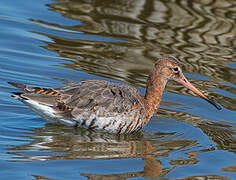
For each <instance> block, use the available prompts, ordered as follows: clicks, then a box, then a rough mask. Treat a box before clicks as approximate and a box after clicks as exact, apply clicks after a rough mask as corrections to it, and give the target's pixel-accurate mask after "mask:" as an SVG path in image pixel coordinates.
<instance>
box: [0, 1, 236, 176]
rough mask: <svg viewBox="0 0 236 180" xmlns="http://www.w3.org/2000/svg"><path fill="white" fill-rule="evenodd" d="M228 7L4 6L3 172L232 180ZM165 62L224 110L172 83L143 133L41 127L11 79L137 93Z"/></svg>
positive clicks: (0, 32) (233, 87) (234, 90)
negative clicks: (15, 94) (97, 83)
mask: <svg viewBox="0 0 236 180" xmlns="http://www.w3.org/2000/svg"><path fill="white" fill-rule="evenodd" d="M235 9H236V3H235V1H234V0H228V1H226V0H207V1H199V0H194V1H184V0H181V1H177V0H176V1H164V0H159V1H158V0H150V1H145V0H128V1H127V0H116V1H112V3H111V1H106V0H103V1H97V0H89V1H85V0H84V1H83V0H81V1H74V0H54V1H52V0H44V1H42V0H40V1H34V2H33V1H30V0H21V1H13V0H2V1H1V2H0V24H1V29H0V39H1V40H0V54H1V56H0V81H1V85H0V99H1V101H0V114H1V118H0V150H1V155H0V167H1V177H2V178H4V179H95V180H96V179H128V178H130V179H146V178H147V179H148V178H159V179H161V178H165V179H176V178H182V179H194V178H195V179H197V178H205V179H235V178H236V175H235V173H236V158H235V157H236V156H235V153H236V138H235V127H236V125H235V123H236V121H235V119H236V112H235V111H236V106H235V104H236V100H235V97H236V80H235V77H236V70H235V68H236V53H235V52H236V39H235V35H236V34H235V32H236V25H235V24H236V11H235ZM166 55H173V56H176V57H177V58H178V59H179V60H180V61H181V63H182V65H183V71H184V72H185V75H186V77H187V78H188V79H189V80H190V81H191V82H192V83H193V84H195V85H196V86H197V87H198V88H199V89H200V90H201V91H203V92H204V93H205V94H207V95H209V96H213V97H214V98H215V99H217V101H218V102H219V103H220V104H221V105H222V108H223V109H222V110H221V111H218V110H216V109H215V108H214V107H213V106H210V105H208V104H207V103H206V102H205V101H203V100H202V99H199V98H198V97H195V96H194V95H193V94H192V93H191V92H189V91H188V90H187V89H186V88H183V87H182V86H180V85H178V84H176V83H174V82H170V83H168V86H167V88H166V91H165V93H164V96H163V101H162V104H161V108H160V109H159V111H158V113H157V114H156V115H155V116H154V117H153V118H152V119H151V121H150V123H149V124H148V125H147V126H146V127H145V128H144V129H143V130H142V131H141V132H139V133H137V134H132V135H112V134H108V133H101V132H93V131H88V130H85V129H80V128H77V129H76V128H70V127H65V126H62V125H50V124H46V123H45V121H44V120H43V119H42V118H41V117H39V116H38V115H37V114H35V113H34V112H32V111H31V110H30V109H29V108H28V107H26V106H25V105H24V104H22V103H21V102H19V101H16V100H15V99H13V98H11V97H10V92H12V91H15V89H14V88H13V87H11V86H10V85H9V84H7V81H16V82H20V83H24V84H29V85H39V86H44V87H59V86H62V85H64V84H65V83H67V82H73V81H80V80H84V79H105V80H108V81H112V82H118V83H126V84H129V85H132V86H135V87H136V88H138V89H139V90H140V91H141V93H142V94H143V95H144V93H145V89H144V88H145V83H146V78H147V76H148V73H149V71H150V70H151V69H152V67H153V64H154V63H155V60H156V59H157V58H159V57H162V56H166ZM13 172H14V173H13Z"/></svg>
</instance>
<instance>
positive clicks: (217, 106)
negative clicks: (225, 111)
mask: <svg viewBox="0 0 236 180" xmlns="http://www.w3.org/2000/svg"><path fill="white" fill-rule="evenodd" d="M206 100H207V101H208V102H209V103H211V104H212V105H213V106H215V107H216V109H218V110H221V109H222V107H221V106H220V105H219V104H217V102H216V100H214V99H213V98H208V99H206Z"/></svg>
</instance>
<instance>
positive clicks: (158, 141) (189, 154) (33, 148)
mask: <svg viewBox="0 0 236 180" xmlns="http://www.w3.org/2000/svg"><path fill="white" fill-rule="evenodd" d="M195 126H197V127H198V128H200V129H202V130H203V131H204V132H205V131H206V132H205V133H206V134H208V133H207V132H209V128H210V127H211V133H209V135H210V137H212V139H213V140H214V138H213V137H215V136H216V134H214V133H213V132H215V131H216V130H215V129H218V130H219V127H215V126H209V125H208V124H206V123H205V124H204V123H201V124H200V123H199V124H195ZM206 127H208V128H206ZM216 132H218V131H216ZM224 132H225V131H224ZM25 134H26V137H28V138H30V139H32V141H31V142H30V143H28V144H24V145H21V146H14V147H11V148H9V149H8V152H9V154H12V155H13V156H15V157H16V158H15V159H14V158H13V159H14V161H15V160H18V161H42V160H66V159H67V160H68V159H73V160H99V159H100V160H110V159H128V158H140V159H142V160H143V161H144V167H143V170H141V171H134V172H133V171H128V172H122V173H119V174H113V173H111V174H109V173H107V174H96V173H87V172H80V175H81V176H85V177H87V178H89V179H93V180H97V179H126V178H131V177H145V178H153V177H164V176H165V175H167V174H168V173H170V172H172V171H174V170H175V169H177V168H178V167H180V166H188V165H193V164H198V162H199V159H198V156H199V153H203V152H207V151H214V150H215V148H216V147H212V149H211V148H205V149H204V148H203V149H199V148H194V147H196V146H197V145H198V142H197V141H196V140H188V139H186V138H184V136H181V134H180V133H179V132H172V133H166V132H157V133H152V132H149V131H147V130H146V131H145V130H143V131H142V132H139V133H135V134H123V135H115V134H109V133H103V132H95V131H89V130H87V129H81V128H74V129H73V128H70V127H66V126H63V125H50V124H47V125H45V127H43V128H37V129H35V130H33V131H32V132H30V133H29V132H27V133H25ZM229 136H230V134H229V135H228V136H227V137H229ZM224 137H225V136H224ZM230 137H231V136H230ZM222 139H224V138H222ZM216 142H218V141H216ZM217 144H218V143H217ZM221 144H222V143H221ZM231 144H232V143H231ZM176 151H178V152H179V151H182V152H183V156H182V157H181V158H179V157H173V156H171V157H170V154H171V153H175V152H176ZM230 151H231V152H233V149H232V150H230ZM38 152H40V153H38ZM166 157H170V158H169V161H168V167H165V165H164V163H163V165H162V162H161V161H162V159H163V158H164V159H166ZM33 176H34V177H35V178H36V179H37V178H41V176H40V175H39V176H38V175H33ZM208 176H209V175H205V176H204V177H206V179H207V178H211V177H212V176H209V177H208ZM188 178H189V177H185V178H184V179H188ZM217 178H218V177H216V179H217ZM220 178H221V177H220ZM41 179H43V178H41ZM45 179H47V178H45ZM190 179H191V178H190ZM223 179H224V177H223Z"/></svg>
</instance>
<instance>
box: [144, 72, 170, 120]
mask: <svg viewBox="0 0 236 180" xmlns="http://www.w3.org/2000/svg"><path fill="white" fill-rule="evenodd" d="M166 82H167V81H166V80H164V79H163V78H161V77H156V78H155V77H153V76H152V75H150V76H149V77H148V80H147V87H146V94H145V97H144V102H145V103H144V104H145V109H146V123H148V121H149V120H150V118H151V117H152V115H153V114H154V113H155V112H157V110H158V108H159V106H160V103H161V98H162V94H163V91H164V89H165V86H166Z"/></svg>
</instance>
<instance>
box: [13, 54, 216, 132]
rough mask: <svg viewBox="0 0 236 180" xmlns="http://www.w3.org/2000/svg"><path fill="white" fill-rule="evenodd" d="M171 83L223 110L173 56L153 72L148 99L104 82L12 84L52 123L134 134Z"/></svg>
mask: <svg viewBox="0 0 236 180" xmlns="http://www.w3.org/2000/svg"><path fill="white" fill-rule="evenodd" d="M168 80H174V81H177V82H179V83H180V84H182V85H184V86H185V87H187V88H188V89H190V90H191V91H193V92H194V93H196V94H197V95H199V96H200V97H201V98H203V99H205V100H207V101H208V102H210V103H211V104H213V105H214V106H215V107H216V108H217V109H220V107H219V106H218V105H217V104H216V103H215V102H214V101H213V100H210V99H208V98H207V97H206V96H205V95H203V94H202V93H201V92H200V91H199V90H197V89H196V88H195V87H194V86H193V85H192V84H191V83H189V82H188V80H187V79H186V78H185V77H184V75H183V73H182V70H181V68H180V64H179V63H178V61H177V60H176V59H175V58H174V57H167V58H161V59H159V60H158V61H157V62H156V64H155V66H154V69H153V70H152V71H151V73H150V75H149V77H148V80H147V87H146V94H145V96H144V97H143V96H141V94H140V93H139V91H138V90H137V89H135V88H133V87H131V86H127V85H123V84H117V83H112V82H108V81H103V80H85V81H80V82H78V83H71V84H68V85H65V86H64V87H61V88H56V89H50V88H39V87H31V86H25V85H22V84H18V83H14V82H9V83H10V84H11V85H13V86H15V87H17V88H18V89H20V90H22V91H23V92H22V93H14V94H15V95H13V97H15V98H18V99H19V100H21V101H22V102H24V103H25V104H27V105H28V106H30V107H31V108H32V109H33V110H34V111H36V112H37V113H39V114H40V115H41V116H42V117H43V118H45V119H46V120H47V121H49V122H60V123H63V124H67V125H71V126H82V127H87V128H89V129H98V130H103V131H108V132H112V133H131V132H136V131H138V130H140V129H141V128H143V127H144V126H145V125H146V124H147V123H148V122H149V120H150V118H151V117H152V115H153V113H154V112H156V111H157V110H158V108H159V106H160V102H161V97H162V93H163V91H164V88H165V85H166V83H167V81H168Z"/></svg>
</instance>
